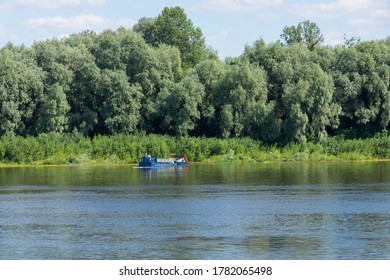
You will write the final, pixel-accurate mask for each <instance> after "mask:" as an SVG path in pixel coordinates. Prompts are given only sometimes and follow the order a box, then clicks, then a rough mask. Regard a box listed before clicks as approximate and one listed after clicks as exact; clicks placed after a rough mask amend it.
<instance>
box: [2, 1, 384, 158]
mask: <svg viewBox="0 0 390 280" xmlns="http://www.w3.org/2000/svg"><path fill="white" fill-rule="evenodd" d="M282 39H283V40H284V41H283V42H282V44H281V43H280V42H279V41H278V42H275V43H270V44H266V43H265V42H264V40H262V39H260V40H258V41H256V42H255V43H254V44H253V45H251V46H249V45H248V46H246V47H245V51H244V53H243V54H242V56H240V57H237V58H229V59H226V61H225V62H222V61H220V60H219V59H218V57H217V56H216V54H215V52H214V51H213V50H211V49H210V48H209V47H207V46H206V45H205V40H204V37H203V35H202V32H201V30H200V29H199V28H197V27H194V25H193V23H192V22H191V20H190V19H189V18H188V17H187V15H186V14H185V12H184V10H183V9H182V8H180V7H174V8H165V9H164V10H163V11H162V12H161V14H159V15H158V16H157V17H156V18H142V19H141V20H140V21H139V22H138V23H137V24H136V25H135V26H134V28H133V30H128V29H126V28H119V29H118V30H116V31H113V30H106V31H104V32H102V33H100V34H97V33H95V32H93V31H84V32H81V33H78V34H73V35H71V36H69V37H67V38H65V39H62V40H57V39H53V40H46V41H41V42H35V43H34V44H33V45H32V47H31V48H27V47H24V46H13V45H12V44H8V45H7V46H5V47H4V48H2V49H1V50H0V137H1V136H4V137H11V136H23V137H27V138H28V137H30V136H37V137H41V135H47V134H49V135H54V134H53V133H64V135H69V136H67V137H76V135H77V137H78V138H80V137H81V136H89V137H91V139H92V140H91V139H90V141H92V144H91V143H89V142H88V140H86V139H85V138H82V139H83V140H82V141H81V142H77V143H78V144H80V143H83V145H84V144H85V145H87V146H88V147H89V148H88V149H87V150H88V151H83V152H82V153H78V152H77V148H76V147H73V146H67V149H68V151H67V152H68V156H63V155H62V152H61V149H62V148H61V147H62V146H61V145H62V144H61V145H60V144H58V145H59V146H58V147H59V148H60V152H59V154H50V156H48V157H49V158H50V160H49V161H51V162H57V161H59V162H64V163H66V162H75V163H76V162H84V161H86V160H87V161H88V160H90V161H94V160H96V159H100V158H101V157H104V158H105V160H110V157H111V156H114V157H115V158H116V160H118V161H123V160H125V158H127V159H128V160H131V161H133V160H135V159H137V157H138V153H142V152H143V151H142V149H143V148H146V149H147V150H149V149H154V148H155V147H154V144H153V143H152V142H147V143H149V144H148V146H145V147H144V146H140V145H139V144H136V143H135V142H132V144H131V145H130V144H129V146H127V147H126V149H125V148H122V150H121V149H120V147H119V146H115V147H116V148H114V146H112V147H113V148H112V150H113V151H114V152H113V154H112V155H106V154H104V151H103V148H102V147H106V145H113V144H112V143H111V142H110V141H111V140H106V139H104V140H101V141H102V143H100V142H96V143H95V142H94V141H95V140H94V139H97V140H98V139H100V138H99V137H100V136H98V135H107V136H110V137H111V136H112V137H119V136H118V135H132V134H134V135H135V136H134V137H136V138H137V137H140V136H139V134H140V133H141V134H148V135H150V134H168V135H170V136H174V137H177V138H178V141H179V142H180V143H182V142H181V141H182V138H183V139H187V140H188V139H190V140H188V143H187V142H183V143H182V144H181V145H182V147H181V148H182V150H183V151H184V150H185V148H186V147H187V146H186V145H190V144H189V143H192V144H191V146H190V148H189V149H190V150H191V153H192V156H193V157H194V158H196V159H199V160H202V159H206V158H209V157H210V156H211V157H213V156H216V157H218V156H220V157H221V158H225V160H227V161H232V160H237V159H240V158H241V157H242V155H243V154H245V153H246V152H243V151H242V149H241V148H240V147H243V146H239V145H238V146H237V147H236V148H230V146H229V145H233V146H234V145H235V144H234V142H232V143H230V142H223V144H221V143H219V142H218V144H216V142H215V141H214V140H212V141H211V140H210V143H208V142H207V141H206V140H205V139H204V137H216V138H223V139H225V140H223V141H234V140H233V139H235V138H245V139H246V137H249V138H251V139H255V140H258V141H262V142H261V143H266V145H271V147H280V145H287V146H288V145H289V144H291V145H300V144H305V145H306V144H308V143H314V144H316V143H322V141H327V138H328V137H329V135H331V136H336V138H337V136H340V135H343V134H344V133H345V131H349V134H350V135H352V136H353V138H359V137H362V135H363V134H364V136H365V137H366V136H370V137H372V136H374V135H376V134H377V133H382V132H383V131H385V132H387V131H388V130H389V125H390V40H379V41H370V42H361V41H359V40H355V39H351V40H346V42H345V44H344V45H339V46H335V47H331V46H321V45H320V43H321V42H322V41H323V36H322V34H321V32H320V30H319V28H318V26H317V25H316V24H315V23H312V22H309V21H304V22H301V23H299V24H298V25H297V26H291V27H286V28H285V29H284V30H283V34H282ZM70 135H71V136H70ZM137 135H138V136H137ZM191 136H195V137H200V139H202V140H199V141H198V140H194V142H193V140H192V138H191ZM55 137H58V139H57V138H56V139H57V140H56V141H57V143H62V142H61V141H62V140H63V138H62V137H65V136H61V137H60V136H55ZM77 137H76V138H77ZM102 137H103V136H102ZM154 137H157V138H158V136H153V137H151V138H153V139H154ZM151 138H146V139H151ZM374 138H375V137H374ZM7 139H8V138H7ZM15 139H16V140H15ZM18 139H19V138H18V137H16V138H12V139H11V138H10V139H9V140H10V142H12V143H14V142H15V141H16V142H17V141H19V140H18ZM72 139H73V138H72ZM72 139H71V140H69V141H73V140H72ZM164 139H165V138H164ZM370 139H371V138H370ZM375 139H376V138H375ZM11 140H12V141H11ZM97 140H96V141H97ZM117 140H118V143H122V145H127V144H125V142H123V141H125V140H123V139H122V138H118V139H117ZM119 140H120V141H119ZM158 140H161V139H158ZM20 141H22V140H20ZM39 141H41V140H39ZM142 141H145V139H142ZM221 141H222V140H221ZM240 141H241V140H240ZM372 141H374V140H372ZM27 142H28V141H27ZM179 142H177V141H176V142H174V143H175V144H172V141H170V140H169V141H168V140H166V139H165V140H164V141H163V143H165V144H164V145H165V146H164V145H163V144H161V145H162V146H159V145H157V149H156V152H157V153H159V154H162V155H163V154H164V155H166V154H167V153H168V154H169V153H170V152H171V151H172V150H173V146H175V145H176V146H177V145H178V144H177V143H179ZM346 142H347V141H346ZM374 142H375V141H374ZM20 143H21V147H24V146H23V145H27V144H26V143H24V142H20ZM88 143H89V144H88ZM199 143H201V144H199ZM226 143H228V144H226ZM292 143H293V144H292ZM324 143H326V142H324ZM354 143H355V142H354ZM378 143H379V142H378ZM118 145H119V144H118ZM351 145H352V144H351ZM353 145H357V144H353ZM359 145H360V144H359ZM375 145H377V146H375ZM363 146H364V145H363ZM4 147H5V146H3V148H2V150H0V153H2V155H3V156H5V152H4V151H5V150H4V149H5V148H4ZM93 147H100V148H99V149H97V153H96V154H91V152H90V149H92V148H93ZM107 147H108V148H107V149H108V151H110V150H111V148H110V146H107ZM128 147H131V148H128ZM227 147H229V148H227ZM291 147H293V146H291ZM338 147H339V148H340V146H338ZM386 147H387V146H386V144H385V143H381V144H372V149H373V151H371V150H370V151H363V150H361V151H360V150H359V149H358V148H357V146H356V147H355V146H354V148H353V149H352V151H349V150H345V151H344V152H343V153H344V155H345V157H346V158H349V157H351V158H359V156H356V155H354V154H353V153H355V151H356V150H359V152H357V153H358V154H360V152H361V153H363V154H364V153H368V154H370V155H371V154H373V155H374V157H375V155H380V157H387V155H388V152H387V150H386V149H387V148H386ZM355 148H356V149H355ZM18 149H19V148H15V151H13V152H12V151H8V152H7V153H8V154H9V155H10V156H9V158H15V159H16V161H17V162H20V161H21V159H23V160H24V159H25V158H27V161H32V160H33V161H35V160H39V153H37V157H38V158H34V155H29V156H23V155H21V156H19V158H20V159H17V158H18V156H16V155H17V154H20V153H22V152H23V151H20V152H18ZM32 149H33V150H34V149H37V148H36V147H35V146H34V147H32ZM295 149H297V147H295V146H294V148H291V149H287V150H286V151H288V152H287V153H286V152H284V150H280V149H279V148H269V150H267V149H260V150H255V151H254V154H253V157H254V158H256V160H269V159H279V160H283V159H284V158H285V159H286V160H289V159H290V158H295V159H311V157H312V155H313V154H316V153H317V155H318V157H319V158H324V157H326V156H327V153H326V152H325V150H321V151H318V150H316V151H314V152H313V151H311V150H310V149H306V150H305V149H303V150H302V149H301V150H297V151H296V150H295ZM214 151H220V152H218V153H217V154H213V153H214ZM232 151H233V152H232ZM308 151H309V152H308ZM12 153H16V154H15V156H11V155H12ZM350 153H352V154H350ZM44 154H47V153H46V152H45V153H44ZM128 154H131V156H130V157H128V156H127V155H128ZM135 154H136V155H135ZM337 154H340V153H337ZM33 158H34V159H33ZM244 158H246V156H244Z"/></svg>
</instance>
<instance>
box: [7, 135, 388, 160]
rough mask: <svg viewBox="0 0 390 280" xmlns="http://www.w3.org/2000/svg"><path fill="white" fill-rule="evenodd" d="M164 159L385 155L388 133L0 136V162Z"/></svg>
mask: <svg viewBox="0 0 390 280" xmlns="http://www.w3.org/2000/svg"><path fill="white" fill-rule="evenodd" d="M145 152H148V153H151V154H152V155H154V156H156V157H161V158H166V157H170V156H171V155H181V154H186V155H187V157H188V159H189V160H190V162H199V163H229V162H242V163H245V162H248V163H251V162H252V163H255V162H273V161H337V160H370V161H372V160H389V159H390V136H388V135H387V134H377V135H375V136H374V137H371V138H365V139H345V138H342V137H340V136H338V137H327V138H325V139H323V140H321V141H319V142H307V143H290V144H287V145H269V144H266V143H263V142H261V141H257V140H253V139H250V138H231V139H218V138H205V137H198V138H196V137H183V138H180V139H177V138H175V137H171V136H166V135H144V134H136V135H120V134H119V135H114V136H96V137H93V138H89V137H85V136H83V135H81V134H79V133H71V134H60V133H52V134H42V135H39V136H36V137H33V136H28V137H19V136H3V137H1V138H0V167H7V166H18V165H21V166H26V165H34V166H36V165H70V164H83V165H119V164H136V163H137V162H138V160H139V159H140V158H141V157H142V155H143V154H144V153H145Z"/></svg>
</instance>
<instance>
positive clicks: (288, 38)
mask: <svg viewBox="0 0 390 280" xmlns="http://www.w3.org/2000/svg"><path fill="white" fill-rule="evenodd" d="M280 37H281V39H282V40H283V41H284V43H285V44H286V45H292V44H296V43H298V44H299V43H303V44H305V45H306V47H307V48H308V49H309V50H311V51H312V50H314V48H315V47H316V46H317V45H319V44H320V43H322V42H323V41H324V36H323V35H322V34H321V30H320V28H319V27H318V26H317V24H316V23H314V22H310V21H308V20H305V21H303V22H301V23H299V24H298V25H297V26H294V25H292V26H289V27H288V26H286V27H284V28H283V33H282V35H280Z"/></svg>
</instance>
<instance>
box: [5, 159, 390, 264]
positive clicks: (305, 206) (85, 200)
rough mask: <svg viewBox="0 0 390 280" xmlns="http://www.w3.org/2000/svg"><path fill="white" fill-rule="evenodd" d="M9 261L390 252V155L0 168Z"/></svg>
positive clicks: (375, 255)
mask: <svg viewBox="0 0 390 280" xmlns="http://www.w3.org/2000/svg"><path fill="white" fill-rule="evenodd" d="M0 259H390V162H375V163H374V162H365V163H361V162H360V163H359V162H353V163H270V164H246V165H243V166H240V165H195V164H193V165H190V166H189V167H188V168H179V169H174V168H166V169H158V170H148V171H145V170H141V169H137V168H132V167H129V166H122V167H81V166H74V167H29V168H1V169H0Z"/></svg>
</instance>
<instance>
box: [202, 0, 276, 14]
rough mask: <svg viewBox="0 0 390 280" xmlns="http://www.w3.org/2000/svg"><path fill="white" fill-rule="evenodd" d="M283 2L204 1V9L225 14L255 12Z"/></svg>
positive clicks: (260, 0)
mask: <svg viewBox="0 0 390 280" xmlns="http://www.w3.org/2000/svg"><path fill="white" fill-rule="evenodd" d="M282 4H283V0H204V1H202V2H201V4H200V6H201V8H202V9H207V10H217V11H224V12H255V11H258V10H261V9H264V8H268V7H271V6H280V5H282Z"/></svg>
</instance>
